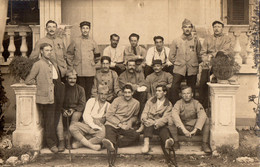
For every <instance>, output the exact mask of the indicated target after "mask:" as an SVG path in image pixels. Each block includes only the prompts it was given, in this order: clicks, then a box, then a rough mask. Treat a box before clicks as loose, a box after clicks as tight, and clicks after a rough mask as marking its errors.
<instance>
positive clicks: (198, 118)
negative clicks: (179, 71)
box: [169, 86, 211, 153]
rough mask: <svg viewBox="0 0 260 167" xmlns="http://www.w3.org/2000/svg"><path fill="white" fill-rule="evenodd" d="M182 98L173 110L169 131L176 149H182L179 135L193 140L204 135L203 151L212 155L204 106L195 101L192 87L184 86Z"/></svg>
mask: <svg viewBox="0 0 260 167" xmlns="http://www.w3.org/2000/svg"><path fill="white" fill-rule="evenodd" d="M181 97H182V99H180V100H179V101H177V103H176V104H175V105H174V107H173V109H172V121H171V120H170V121H169V124H170V125H169V130H170V131H171V134H172V136H173V139H174V141H175V143H174V147H175V148H176V149H179V148H180V144H179V139H178V134H184V135H185V136H186V137H189V138H191V137H192V136H194V135H196V134H200V133H202V138H203V139H202V150H203V151H204V152H205V153H210V152H211V150H210V147H209V126H210V125H209V119H208V118H207V115H206V113H205V111H204V108H203V107H202V105H201V104H200V103H199V102H198V101H197V100H195V99H193V98H192V97H193V93H192V90H191V87H189V86H184V87H182V90H181Z"/></svg>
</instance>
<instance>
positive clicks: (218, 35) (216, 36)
mask: <svg viewBox="0 0 260 167" xmlns="http://www.w3.org/2000/svg"><path fill="white" fill-rule="evenodd" d="M222 36H224V34H223V33H221V34H217V35H216V34H214V37H215V38H219V37H222Z"/></svg>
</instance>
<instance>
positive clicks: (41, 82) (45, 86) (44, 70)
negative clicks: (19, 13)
mask: <svg viewBox="0 0 260 167" xmlns="http://www.w3.org/2000/svg"><path fill="white" fill-rule="evenodd" d="M40 53H41V57H40V60H39V61H37V62H35V63H34V64H33V67H32V69H31V72H30V74H29V75H28V76H27V78H26V79H25V83H26V84H28V85H36V88H37V92H36V104H37V107H38V109H39V111H40V112H41V113H42V116H43V129H44V140H45V143H46V145H47V147H48V148H49V149H50V150H51V151H52V152H53V153H57V152H58V148H57V144H58V141H57V136H56V135H57V125H58V122H59V118H60V115H61V111H60V106H61V105H62V102H63V100H62V98H63V97H64V94H63V93H62V92H63V91H64V87H63V85H62V83H61V80H60V78H61V75H60V72H59V70H58V67H57V65H56V64H55V62H52V60H51V56H52V54H53V53H52V45H50V44H49V43H42V44H41V45H40Z"/></svg>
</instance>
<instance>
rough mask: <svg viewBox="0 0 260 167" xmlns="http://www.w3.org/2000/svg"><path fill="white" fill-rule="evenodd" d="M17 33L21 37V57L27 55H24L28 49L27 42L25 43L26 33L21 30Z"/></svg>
mask: <svg viewBox="0 0 260 167" xmlns="http://www.w3.org/2000/svg"><path fill="white" fill-rule="evenodd" d="M19 35H20V36H21V37H22V43H21V47H20V51H21V53H22V56H23V57H27V55H26V54H27V51H28V46H27V43H26V36H27V33H26V32H23V31H21V32H19Z"/></svg>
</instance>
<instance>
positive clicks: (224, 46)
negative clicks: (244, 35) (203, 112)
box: [199, 21, 233, 108]
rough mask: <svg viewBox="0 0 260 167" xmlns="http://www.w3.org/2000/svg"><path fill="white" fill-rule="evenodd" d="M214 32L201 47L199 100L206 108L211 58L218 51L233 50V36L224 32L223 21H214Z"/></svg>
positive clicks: (227, 52)
mask: <svg viewBox="0 0 260 167" xmlns="http://www.w3.org/2000/svg"><path fill="white" fill-rule="evenodd" d="M212 27H213V31H214V34H213V35H211V36H209V37H208V38H206V39H205V41H204V42H203V45H202V49H201V52H200V54H201V56H202V61H203V62H202V63H201V64H200V65H201V67H202V71H201V75H200V76H201V77H200V88H199V101H200V103H201V104H202V105H203V107H204V108H208V85H207V82H209V75H210V68H211V67H210V64H209V62H210V59H211V58H212V57H215V56H216V54H217V52H218V51H222V52H224V53H225V54H230V53H231V52H232V51H233V48H232V41H231V38H230V37H229V36H227V35H224V34H223V28H224V24H223V23H222V22H221V21H214V22H213V23H212Z"/></svg>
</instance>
